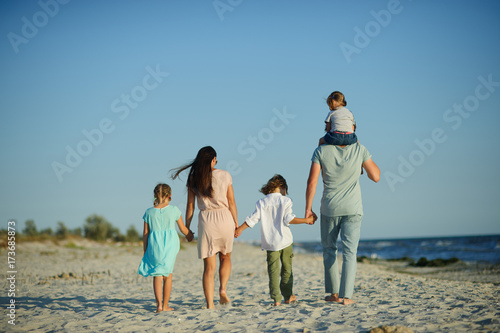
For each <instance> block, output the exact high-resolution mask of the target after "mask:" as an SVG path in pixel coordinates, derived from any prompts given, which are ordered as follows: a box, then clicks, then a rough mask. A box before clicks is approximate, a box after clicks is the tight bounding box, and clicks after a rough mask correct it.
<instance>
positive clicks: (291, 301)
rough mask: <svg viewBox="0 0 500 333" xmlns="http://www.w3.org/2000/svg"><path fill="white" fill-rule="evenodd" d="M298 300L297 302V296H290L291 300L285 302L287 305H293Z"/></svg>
mask: <svg viewBox="0 0 500 333" xmlns="http://www.w3.org/2000/svg"><path fill="white" fill-rule="evenodd" d="M296 300H297V297H295V295H292V296H290V298H289V299H288V300H287V301H285V304H290V303H293V302H295V301H296Z"/></svg>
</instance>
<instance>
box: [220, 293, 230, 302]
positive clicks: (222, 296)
mask: <svg viewBox="0 0 500 333" xmlns="http://www.w3.org/2000/svg"><path fill="white" fill-rule="evenodd" d="M219 295H220V304H228V303H230V302H231V300H230V299H229V297H227V293H226V291H225V290H221V291H220V292H219Z"/></svg>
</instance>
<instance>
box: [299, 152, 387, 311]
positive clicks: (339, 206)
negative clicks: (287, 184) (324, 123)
mask: <svg viewBox="0 0 500 333" xmlns="http://www.w3.org/2000/svg"><path fill="white" fill-rule="evenodd" d="M311 160H312V163H311V169H310V171H309V178H308V180H307V190H306V215H305V217H306V218H307V217H309V216H311V215H312V214H314V212H313V211H312V203H313V199H314V195H315V194H316V186H317V184H318V178H319V174H320V173H321V174H322V178H323V185H324V190H323V197H322V199H321V245H322V247H323V265H324V267H325V292H326V293H328V294H330V295H329V296H327V297H325V300H326V301H329V302H338V303H342V304H344V305H345V304H352V303H354V301H353V300H352V294H353V292H354V279H355V277H356V253H357V250H358V243H359V235H360V228H361V220H362V218H363V205H362V202H361V188H360V185H359V177H360V171H361V170H362V169H361V168H363V169H364V170H365V171H366V173H367V175H368V178H370V179H371V180H373V181H374V182H378V181H379V180H380V169H379V168H378V166H377V165H376V164H375V162H373V161H372V159H371V154H370V153H369V152H368V150H367V149H366V148H365V147H364V146H363V145H361V144H359V143H355V144H352V145H348V146H335V145H327V144H325V145H321V146H319V147H318V148H316V150H315V151H314V154H313V157H312V159H311ZM339 233H340V236H341V239H342V253H343V263H342V277H341V278H339V269H338V262H337V238H338V235H339Z"/></svg>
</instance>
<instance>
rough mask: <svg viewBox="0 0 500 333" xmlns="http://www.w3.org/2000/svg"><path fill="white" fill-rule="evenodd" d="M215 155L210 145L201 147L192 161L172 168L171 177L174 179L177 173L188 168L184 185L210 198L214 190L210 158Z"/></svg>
mask: <svg viewBox="0 0 500 333" xmlns="http://www.w3.org/2000/svg"><path fill="white" fill-rule="evenodd" d="M214 157H217V153H216V152H215V149H213V148H212V147H210V146H206V147H203V148H201V149H200V150H199V151H198V154H197V155H196V158H195V159H194V160H193V162H191V163H189V164H186V165H183V166H181V167H179V168H176V169H173V170H171V171H174V172H173V174H172V176H171V177H172V179H176V178H177V177H178V176H179V174H180V173H181V172H182V171H184V170H186V169H188V168H191V169H190V170H189V175H188V179H187V182H186V186H187V188H188V189H190V190H191V191H193V192H195V193H196V194H200V195H202V196H204V197H209V198H211V197H212V195H213V192H214V189H213V188H212V160H213V159H214Z"/></svg>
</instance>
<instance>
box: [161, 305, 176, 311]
mask: <svg viewBox="0 0 500 333" xmlns="http://www.w3.org/2000/svg"><path fill="white" fill-rule="evenodd" d="M173 310H174V309H173V308H171V307H170V306H164V307H163V311H173Z"/></svg>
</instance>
